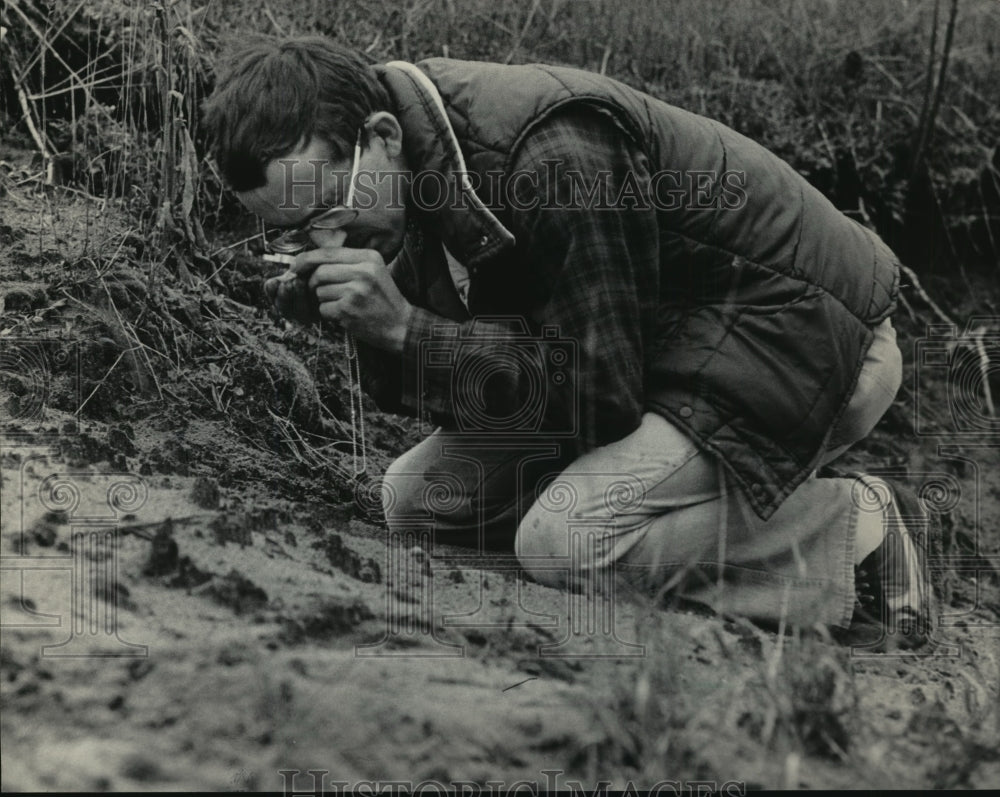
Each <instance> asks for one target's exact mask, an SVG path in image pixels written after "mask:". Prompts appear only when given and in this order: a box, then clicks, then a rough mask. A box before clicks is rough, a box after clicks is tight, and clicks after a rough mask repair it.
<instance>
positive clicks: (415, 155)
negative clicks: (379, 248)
mask: <svg viewBox="0 0 1000 797" xmlns="http://www.w3.org/2000/svg"><path fill="white" fill-rule="evenodd" d="M376 70H377V71H378V72H379V76H380V78H381V79H382V83H383V85H384V86H385V87H386V89H387V90H388V92H389V96H390V98H391V99H392V101H393V105H394V108H395V111H396V115H397V118H398V119H399V123H400V124H401V125H402V127H403V148H404V151H405V154H406V158H407V162H408V163H409V166H410V169H411V170H412V171H413V176H414V179H415V180H423V179H427V180H428V182H429V183H430V185H429V186H428V187H427V189H426V190H427V191H428V192H429V193H430V194H431V195H432V196H433V195H434V194H436V193H437V191H438V187H439V186H440V184H441V180H440V179H439V178H421V177H420V176H419V175H420V174H421V173H426V172H432V171H433V172H437V173H438V174H440V175H442V176H443V177H444V184H445V185H446V186H447V190H448V195H447V201H446V202H444V203H443V205H442V206H441V207H435V208H431V209H426V210H418V211H417V212H418V213H420V214H421V215H423V216H424V217H425V218H426V219H427V220H428V222H429V223H430V224H431V225H432V226H433V227H434V228H435V229H436V230H437V231H438V233H439V234H440V236H441V240H442V243H444V245H445V247H446V248H447V249H448V251H449V252H451V253H453V254H454V256H455V258H456V259H457V260H458V261H460V262H461V263H463V264H465V265H466V266H468V267H469V269H470V270H472V271H475V268H476V267H477V266H478V265H479V264H480V263H481V262H483V261H486V260H489V259H491V258H493V257H495V256H496V255H498V254H500V253H501V252H503V251H505V250H507V249H509V248H510V247H512V246H513V245H514V243H515V239H514V235H513V233H511V231H510V230H508V229H507V228H506V227H505V226H504V225H503V224H501V223H500V220H499V219H497V217H496V216H495V215H494V214H493V213H492V212H491V211H490V209H489V208H487V207H486V205H484V204H483V201H482V200H481V199H480V198H479V196H478V195H477V194H476V192H475V191H474V190H473V187H472V183H471V181H470V179H469V172H468V169H467V168H466V165H465V157H464V156H463V155H462V149H461V147H460V146H459V143H458V138H457V137H456V135H455V131H454V130H453V129H452V126H451V122H450V121H449V119H448V113H447V110H446V109H445V105H444V100H442V98H441V94H440V92H439V91H438V90H437V86H435V85H434V83H433V82H432V81H431V79H430V78H429V77H427V75H426V74H424V72H423V71H422V70H421V69H420V68H419V67H417V66H415V65H414V64H411V63H408V62H406V61H391V62H390V63H388V64H385V65H384V66H379V67H376ZM436 204H438V205H441V203H436Z"/></svg>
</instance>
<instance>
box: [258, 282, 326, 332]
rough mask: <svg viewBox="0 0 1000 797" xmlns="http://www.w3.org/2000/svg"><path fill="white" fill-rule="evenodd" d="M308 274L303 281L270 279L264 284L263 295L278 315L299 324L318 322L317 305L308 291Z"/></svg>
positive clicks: (313, 296)
mask: <svg viewBox="0 0 1000 797" xmlns="http://www.w3.org/2000/svg"><path fill="white" fill-rule="evenodd" d="M308 279H309V276H308V274H307V275H306V277H305V278H304V279H303V278H302V277H296V278H295V279H293V280H282V279H280V278H278V277H271V278H270V279H268V280H266V281H265V282H264V293H265V294H267V298H268V299H270V300H271V304H272V305H273V306H274V310H275V312H276V313H278V315H280V316H282V317H283V318H287V319H288V320H290V321H298V322H299V323H300V324H312V323H315V322H316V321H319V320H320V315H319V303H318V302H317V301H316V297H315V295H314V294H313V292H312V291H311V290H310V289H309V284H308Z"/></svg>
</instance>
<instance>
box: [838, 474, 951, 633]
mask: <svg viewBox="0 0 1000 797" xmlns="http://www.w3.org/2000/svg"><path fill="white" fill-rule="evenodd" d="M891 487H892V491H893V496H894V500H893V505H892V507H891V508H890V510H889V511H888V512H887V515H888V517H887V519H886V529H885V539H884V540H882V542H881V544H880V545H879V546H878V548H876V549H875V550H874V551H872V552H871V553H870V554H869V555H868V556H866V557H865V559H864V561H862V562H861V564H860V565H857V566H856V567H855V568H854V590H855V593H856V596H857V602H856V604H855V609H854V616H853V618H852V620H851V630H852V631H855V630H861V629H856V626H862V627H864V626H868V627H869V628H871V627H875V628H877V629H879V630H880V631H881V632H882V633H881V635H880V639H879V641H880V642H886V643H888V644H889V645H894V646H895V647H898V648H902V649H909V650H912V649H915V648H919V647H921V646H922V645H924V644H925V643H926V642H927V641H928V639H929V638H930V635H931V630H932V624H933V614H934V606H933V598H934V596H933V590H932V588H931V583H930V579H929V578H928V575H927V563H926V551H927V544H928V537H929V533H930V525H931V524H930V519H929V518H928V515H927V513H926V512H925V511H924V509H923V507H922V506H921V505H920V499H919V498H917V496H916V495H915V494H914V493H913V492H912V491H911V490H908V489H906V488H904V487H899V486H896V485H892V486H891ZM851 635H852V636H854V634H851ZM889 640H892V641H891V642H890V641H889ZM879 647H884V646H879Z"/></svg>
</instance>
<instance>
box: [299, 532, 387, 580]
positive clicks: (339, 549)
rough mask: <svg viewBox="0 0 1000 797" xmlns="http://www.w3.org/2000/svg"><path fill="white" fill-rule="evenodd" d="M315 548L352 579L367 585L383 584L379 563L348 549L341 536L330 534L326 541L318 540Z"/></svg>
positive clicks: (314, 545) (314, 544)
mask: <svg viewBox="0 0 1000 797" xmlns="http://www.w3.org/2000/svg"><path fill="white" fill-rule="evenodd" d="M313 547H314V548H319V549H321V550H322V551H323V553H325V554H326V559H327V561H328V562H329V563H330V564H331V565H333V566H334V567H335V568H337V569H338V570H340V571H342V572H344V573H346V574H347V575H349V576H350V577H351V578H356V579H358V581H363V582H365V583H366V584H381V583H382V568H381V567H379V563H378V562H376V561H375V560H374V559H372V558H371V557H368V556H361V555H360V554H359V553H357V552H356V551H354V550H352V549H351V548H348V547H347V546H346V545H345V544H344V539H343V538H342V537H341V536H340V535H339V534H330V535H329V536H328V537H327V538H326V539H325V540H317V541H316V542H314V543H313Z"/></svg>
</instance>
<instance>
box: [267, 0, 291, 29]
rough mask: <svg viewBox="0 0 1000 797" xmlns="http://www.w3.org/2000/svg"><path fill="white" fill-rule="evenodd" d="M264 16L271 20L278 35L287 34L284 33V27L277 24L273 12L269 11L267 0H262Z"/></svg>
mask: <svg viewBox="0 0 1000 797" xmlns="http://www.w3.org/2000/svg"><path fill="white" fill-rule="evenodd" d="M264 16H266V17H267V18H268V19H269V20H270V21H271V24H272V25H274V29H275V30H276V31H278V35H279V36H287V35H288V34H287V33H285V29H284V28H282V27H281V25H279V24H278V20H276V19H275V18H274V14H272V13H271V7H270V6H269V5H268V4H267V0H264Z"/></svg>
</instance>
